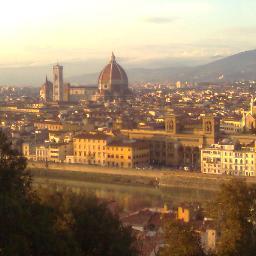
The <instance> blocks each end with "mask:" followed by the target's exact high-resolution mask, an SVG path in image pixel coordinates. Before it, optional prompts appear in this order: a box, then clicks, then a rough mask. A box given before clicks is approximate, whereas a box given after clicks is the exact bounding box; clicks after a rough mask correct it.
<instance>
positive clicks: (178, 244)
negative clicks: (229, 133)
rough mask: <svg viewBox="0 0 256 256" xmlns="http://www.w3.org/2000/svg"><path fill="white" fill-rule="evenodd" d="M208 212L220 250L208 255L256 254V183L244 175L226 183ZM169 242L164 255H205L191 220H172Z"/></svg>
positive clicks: (167, 234) (234, 255)
mask: <svg viewBox="0 0 256 256" xmlns="http://www.w3.org/2000/svg"><path fill="white" fill-rule="evenodd" d="M207 212H208V214H207V216H209V217H211V218H212V219H213V220H214V222H215V225H216V229H217V234H218V236H217V241H216V251H215V252H209V253H208V254H207V255H212V256H213V255H216V256H252V255H256V186H255V185H248V184H247V183H246V182H245V181H244V180H242V179H240V178H234V179H232V180H231V181H230V182H229V183H226V184H223V185H222V186H221V189H220V191H219V193H218V194H217V196H216V199H215V201H213V202H211V203H209V205H208V207H207ZM165 238H166V239H165V243H166V246H165V247H164V249H163V250H162V251H161V253H160V255H162V256H167V255H173V256H193V255H194V256H197V255H204V253H203V250H202V247H201V244H200V242H199V237H198V235H197V234H196V233H195V231H194V230H193V228H192V226H191V224H187V223H182V222H177V221H171V222H170V223H169V224H168V225H167V227H166V230H165Z"/></svg>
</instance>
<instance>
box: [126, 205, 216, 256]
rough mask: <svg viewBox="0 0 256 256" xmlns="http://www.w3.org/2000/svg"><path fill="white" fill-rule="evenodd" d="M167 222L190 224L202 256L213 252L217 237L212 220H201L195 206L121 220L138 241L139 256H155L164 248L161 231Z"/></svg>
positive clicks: (156, 210)
mask: <svg viewBox="0 0 256 256" xmlns="http://www.w3.org/2000/svg"><path fill="white" fill-rule="evenodd" d="M170 220H175V221H177V222H184V223H190V225H191V228H192V229H193V230H194V231H195V232H196V233H197V234H198V236H199V242H200V244H201V246H202V248H203V250H204V252H205V253H206V254H211V253H214V252H215V251H216V243H217V241H218V233H217V229H216V226H215V224H214V222H213V221H212V219H209V218H207V217H205V216H204V215H203V213H202V208H201V206H200V205H199V204H198V203H182V204H180V206H178V207H172V208H170V207H168V206H167V205H165V206H164V207H163V208H145V209H142V210H139V211H135V212H132V213H129V214H128V215H124V216H122V217H121V221H122V222H123V223H124V225H125V226H130V227H131V228H132V230H133V232H134V234H135V235H136V237H137V239H138V241H139V245H140V246H139V251H140V255H158V254H159V252H160V251H161V249H162V248H164V247H165V246H166V243H165V236H164V234H165V233H164V228H165V226H166V224H167V223H168V222H169V221H170Z"/></svg>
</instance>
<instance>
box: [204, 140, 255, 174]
mask: <svg viewBox="0 0 256 256" xmlns="http://www.w3.org/2000/svg"><path fill="white" fill-rule="evenodd" d="M255 158H256V153H255V147H240V148H239V147H237V146H235V145H220V144H213V145H211V146H210V147H208V148H203V149H201V172H202V173H209V174H229V175H237V176H255Z"/></svg>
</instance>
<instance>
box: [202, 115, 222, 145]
mask: <svg viewBox="0 0 256 256" xmlns="http://www.w3.org/2000/svg"><path fill="white" fill-rule="evenodd" d="M218 133H219V122H218V120H217V119H216V117H214V116H213V115H208V116H204V117H203V134H204V135H205V137H206V143H207V144H214V143H215V142H216V141H217V137H218Z"/></svg>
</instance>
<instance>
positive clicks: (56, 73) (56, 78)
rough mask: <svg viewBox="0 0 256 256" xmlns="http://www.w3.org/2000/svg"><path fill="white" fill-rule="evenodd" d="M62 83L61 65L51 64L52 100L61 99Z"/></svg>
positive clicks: (62, 92)
mask: <svg viewBox="0 0 256 256" xmlns="http://www.w3.org/2000/svg"><path fill="white" fill-rule="evenodd" d="M63 94H64V83H63V66H60V65H59V64H57V65H54V66H53V101H63Z"/></svg>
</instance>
